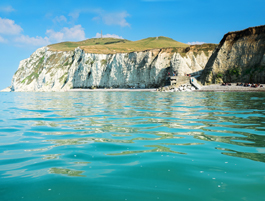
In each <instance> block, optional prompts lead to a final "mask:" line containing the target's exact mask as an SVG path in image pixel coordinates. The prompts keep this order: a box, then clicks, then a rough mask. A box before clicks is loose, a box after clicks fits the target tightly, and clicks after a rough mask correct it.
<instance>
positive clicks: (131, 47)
mask: <svg viewBox="0 0 265 201" xmlns="http://www.w3.org/2000/svg"><path fill="white" fill-rule="evenodd" d="M76 47H80V48H81V49H83V50H85V51H86V52H89V53H97V54H115V53H121V52H122V53H128V52H138V51H144V50H149V49H156V48H167V47H189V45H187V44H185V43H181V42H178V41H175V40H173V39H171V38H167V37H163V36H160V37H158V38H156V37H150V38H146V39H142V40H138V41H129V40H124V39H115V38H102V39H101V38H92V39H88V40H84V41H80V42H63V43H57V44H53V45H49V48H50V49H51V50H53V51H70V50H74V49H75V48H76Z"/></svg>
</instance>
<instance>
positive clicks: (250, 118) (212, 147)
mask: <svg viewBox="0 0 265 201" xmlns="http://www.w3.org/2000/svg"><path fill="white" fill-rule="evenodd" d="M0 111H1V112H0V200H1V201H12V200H30V201H31V200H32V201H36V200H41V201H46V200H64V201H68V200H69V201H70V200H93V201H99V200H104V201H118V200H145V201H149V200H158V199H160V200H166V201H171V200H172V201H173V200H174V201H175V200H204V201H207V200H255V201H256V200H264V197H265V191H264V189H265V171H264V170H265V94H264V93H240V92H237V93H222V92H220V93H213V92H208V93H206V92H205V93H176V94H175V93H151V92H69V93H0Z"/></svg>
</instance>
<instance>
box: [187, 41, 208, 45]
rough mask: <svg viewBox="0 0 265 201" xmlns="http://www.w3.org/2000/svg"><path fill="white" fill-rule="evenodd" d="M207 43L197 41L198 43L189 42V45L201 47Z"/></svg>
mask: <svg viewBox="0 0 265 201" xmlns="http://www.w3.org/2000/svg"><path fill="white" fill-rule="evenodd" d="M204 43H205V42H199V41H196V42H188V44H189V45H201V44H204Z"/></svg>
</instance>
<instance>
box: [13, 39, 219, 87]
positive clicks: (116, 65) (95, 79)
mask: <svg viewBox="0 0 265 201" xmlns="http://www.w3.org/2000/svg"><path fill="white" fill-rule="evenodd" d="M210 45H211V44H210ZM206 46H207V45H206ZM213 46H214V47H215V45H213ZM203 47H204V46H203ZM207 47H208V46H207ZM201 48H202V46H191V47H188V48H164V49H153V50H146V51H142V52H132V53H116V54H93V53H87V52H85V51H84V50H82V49H80V48H76V49H75V50H74V51H68V52H60V51H58V52H56V51H50V50H49V48H48V47H43V48H39V49H38V50H36V51H35V52H34V53H33V54H32V55H31V56H30V57H29V58H28V59H25V60H22V61H21V62H20V64H19V68H18V70H17V71H16V73H15V75H14V76H13V79H12V86H11V90H12V91H67V90H69V89H72V88H93V87H97V88H110V87H112V88H131V87H135V88H153V87H160V86H163V85H164V82H165V80H166V76H167V74H168V72H171V73H172V72H173V71H175V72H176V74H178V75H184V74H187V73H192V72H196V71H200V70H202V69H203V68H204V66H205V65H206V63H207V61H208V59H209V57H210V56H211V54H212V50H213V49H214V48H213V47H211V48H210V49H209V48H208V49H207V48H206V49H205V48H204V49H203V48H202V49H201Z"/></svg>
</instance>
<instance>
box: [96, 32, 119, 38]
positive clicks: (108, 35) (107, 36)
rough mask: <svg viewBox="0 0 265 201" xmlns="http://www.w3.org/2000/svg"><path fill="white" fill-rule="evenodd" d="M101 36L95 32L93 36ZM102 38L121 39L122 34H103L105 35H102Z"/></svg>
mask: <svg viewBox="0 0 265 201" xmlns="http://www.w3.org/2000/svg"><path fill="white" fill-rule="evenodd" d="M100 37H101V34H100V33H97V34H96V36H95V38H100ZM102 37H103V38H119V39H123V37H122V36H118V35H116V34H105V35H102Z"/></svg>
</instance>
